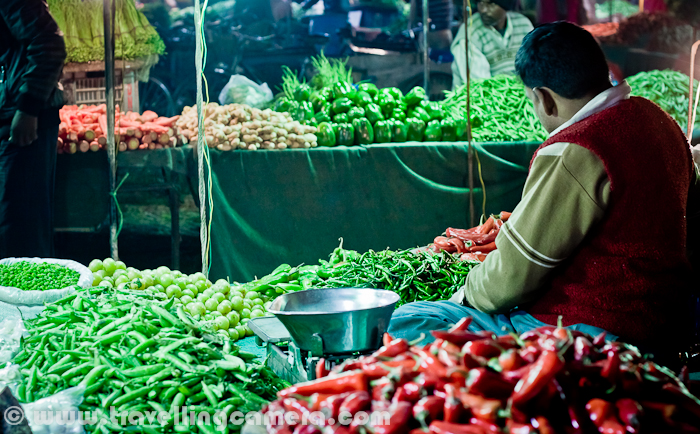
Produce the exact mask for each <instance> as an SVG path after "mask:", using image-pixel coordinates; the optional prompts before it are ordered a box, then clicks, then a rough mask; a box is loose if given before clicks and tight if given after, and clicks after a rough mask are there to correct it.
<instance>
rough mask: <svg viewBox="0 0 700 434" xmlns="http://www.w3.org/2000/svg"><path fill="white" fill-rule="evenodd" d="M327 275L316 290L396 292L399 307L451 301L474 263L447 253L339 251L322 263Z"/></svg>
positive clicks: (315, 284) (318, 283)
mask: <svg viewBox="0 0 700 434" xmlns="http://www.w3.org/2000/svg"><path fill="white" fill-rule="evenodd" d="M322 264H323V265H322V267H323V269H324V270H325V272H326V273H327V274H324V280H321V281H317V282H314V283H313V286H312V287H313V288H344V287H356V288H376V289H387V290H391V291H394V292H396V293H397V294H399V296H400V297H401V300H400V301H399V303H398V306H400V305H402V304H406V303H410V302H413V301H437V300H447V299H449V298H450V297H451V296H452V295H453V294H454V293H455V292H456V291H457V290H458V289H459V288H460V287H461V286H462V285H464V279H465V278H466V276H467V274H468V273H469V271H470V270H471V269H472V267H473V266H474V263H472V262H468V261H460V260H459V259H458V258H457V257H455V256H452V255H451V254H449V253H447V252H441V253H433V252H429V251H424V250H420V249H415V250H402V251H391V250H382V251H379V252H375V251H374V250H370V251H368V252H366V253H363V254H359V253H358V252H356V251H354V250H343V249H342V248H338V249H336V250H335V252H333V254H332V255H331V258H330V261H328V262H326V261H322Z"/></svg>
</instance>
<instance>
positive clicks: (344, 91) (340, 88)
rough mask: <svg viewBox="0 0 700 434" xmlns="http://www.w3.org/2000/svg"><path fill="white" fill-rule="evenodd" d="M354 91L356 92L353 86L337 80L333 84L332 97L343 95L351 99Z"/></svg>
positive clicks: (341, 96) (336, 97)
mask: <svg viewBox="0 0 700 434" xmlns="http://www.w3.org/2000/svg"><path fill="white" fill-rule="evenodd" d="M354 93H356V91H355V88H354V87H353V86H352V85H351V84H350V83H346V82H344V81H339V82H337V83H336V84H334V85H333V99H338V98H343V97H347V98H349V99H352V98H351V97H352V96H353V95H354Z"/></svg>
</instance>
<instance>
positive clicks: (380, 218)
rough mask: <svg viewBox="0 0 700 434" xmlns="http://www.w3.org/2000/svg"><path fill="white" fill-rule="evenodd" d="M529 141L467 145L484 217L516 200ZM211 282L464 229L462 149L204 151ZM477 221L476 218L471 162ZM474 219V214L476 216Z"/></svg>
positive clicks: (533, 146) (422, 240)
mask: <svg viewBox="0 0 700 434" xmlns="http://www.w3.org/2000/svg"><path fill="white" fill-rule="evenodd" d="M538 146H539V144H538V143H484V144H477V145H475V148H476V150H477V151H478V152H477V153H478V157H479V162H480V167H481V169H480V170H481V174H482V176H483V180H484V184H485V185H486V213H487V214H490V213H498V212H500V211H511V210H512V209H513V208H514V207H515V205H516V204H517V203H518V201H519V200H520V195H521V193H522V189H523V185H524V183H525V178H526V176H527V168H528V165H529V162H530V159H531V158H532V154H533V153H534V151H535V150H536V149H537V147H538ZM211 156H212V157H211V170H212V179H213V183H212V184H213V185H212V197H213V204H214V208H213V218H212V229H211V273H210V278H211V279H212V280H215V279H219V278H227V277H228V278H230V279H231V280H237V281H249V280H252V279H253V278H254V277H256V276H257V277H262V276H263V275H265V274H268V273H270V272H271V271H272V270H273V269H274V268H276V267H277V266H278V265H280V264H282V263H289V264H291V265H297V264H300V263H306V264H316V263H317V262H318V260H319V259H321V258H323V259H326V258H327V257H328V255H329V254H330V253H331V252H332V251H333V249H334V248H335V247H337V246H338V244H339V238H340V237H342V238H343V240H344V244H343V245H344V247H346V248H350V249H355V250H358V251H367V250H369V249H374V250H380V249H385V248H387V247H388V248H391V249H405V248H411V247H416V246H420V245H426V244H428V243H430V242H432V240H433V238H435V237H436V236H437V235H440V234H441V233H442V232H443V231H444V230H445V229H446V228H447V227H450V226H451V227H458V228H467V227H469V220H470V219H469V215H468V211H469V195H468V193H469V189H468V182H469V181H468V175H467V174H468V166H467V145H466V143H444V142H442V143H405V144H387V145H371V146H363V147H337V148H322V149H320V148H315V149H309V150H306V149H292V150H286V151H256V152H219V151H212V153H211ZM474 175H475V176H474V179H475V187H477V188H476V189H475V195H474V196H475V205H476V213H477V215H480V214H481V213H482V198H483V196H482V188H481V185H480V184H481V183H480V181H479V165H478V164H477V162H476V159H475V164H474ZM477 219H478V216H477Z"/></svg>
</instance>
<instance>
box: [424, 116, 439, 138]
mask: <svg viewBox="0 0 700 434" xmlns="http://www.w3.org/2000/svg"><path fill="white" fill-rule="evenodd" d="M440 140H442V127H441V126H440V121H430V122H428V126H427V127H425V141H426V142H439V141H440Z"/></svg>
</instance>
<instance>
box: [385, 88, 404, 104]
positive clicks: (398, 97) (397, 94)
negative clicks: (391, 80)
mask: <svg viewBox="0 0 700 434" xmlns="http://www.w3.org/2000/svg"><path fill="white" fill-rule="evenodd" d="M382 95H391V97H392V98H394V101H396V103H397V104H398V103H400V102H401V101H403V92H401V89H399V88H398V87H387V88H384V89H382V90H381V91H379V96H382Z"/></svg>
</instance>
